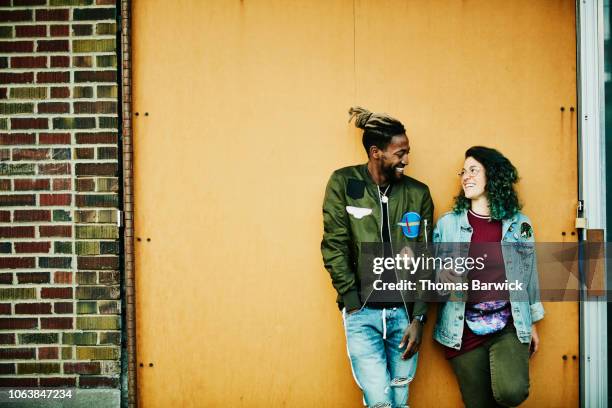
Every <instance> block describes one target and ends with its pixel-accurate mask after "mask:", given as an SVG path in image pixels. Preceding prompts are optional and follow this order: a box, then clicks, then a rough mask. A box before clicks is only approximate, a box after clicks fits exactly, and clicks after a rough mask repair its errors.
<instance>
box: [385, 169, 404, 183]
mask: <svg viewBox="0 0 612 408" xmlns="http://www.w3.org/2000/svg"><path fill="white" fill-rule="evenodd" d="M383 174H384V175H385V178H386V179H387V180H389V181H390V182H393V181H397V180H399V179H400V178H401V177H402V174H403V173H398V172H397V171H395V166H390V167H383Z"/></svg>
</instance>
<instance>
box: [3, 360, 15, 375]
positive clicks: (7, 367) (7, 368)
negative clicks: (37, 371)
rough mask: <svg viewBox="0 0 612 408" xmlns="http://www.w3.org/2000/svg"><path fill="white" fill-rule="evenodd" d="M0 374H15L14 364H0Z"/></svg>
mask: <svg viewBox="0 0 612 408" xmlns="http://www.w3.org/2000/svg"><path fill="white" fill-rule="evenodd" d="M0 374H15V364H14V363H6V364H0Z"/></svg>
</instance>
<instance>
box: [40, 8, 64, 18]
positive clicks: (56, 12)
mask: <svg viewBox="0 0 612 408" xmlns="http://www.w3.org/2000/svg"><path fill="white" fill-rule="evenodd" d="M36 21H68V10H67V9H48V10H45V9H37V10H36Z"/></svg>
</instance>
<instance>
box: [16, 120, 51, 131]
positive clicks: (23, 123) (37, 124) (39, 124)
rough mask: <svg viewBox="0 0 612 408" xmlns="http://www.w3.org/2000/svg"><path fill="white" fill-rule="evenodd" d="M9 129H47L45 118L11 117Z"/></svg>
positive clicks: (47, 121) (47, 122)
mask: <svg viewBox="0 0 612 408" xmlns="http://www.w3.org/2000/svg"><path fill="white" fill-rule="evenodd" d="M11 129H49V120H48V119H47V118H11Z"/></svg>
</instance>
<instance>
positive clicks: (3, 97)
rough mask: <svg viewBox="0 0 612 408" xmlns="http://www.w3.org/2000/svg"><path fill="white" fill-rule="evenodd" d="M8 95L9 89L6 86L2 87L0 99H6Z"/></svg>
mask: <svg viewBox="0 0 612 408" xmlns="http://www.w3.org/2000/svg"><path fill="white" fill-rule="evenodd" d="M7 96H8V90H7V89H6V88H0V99H6V98H7Z"/></svg>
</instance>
